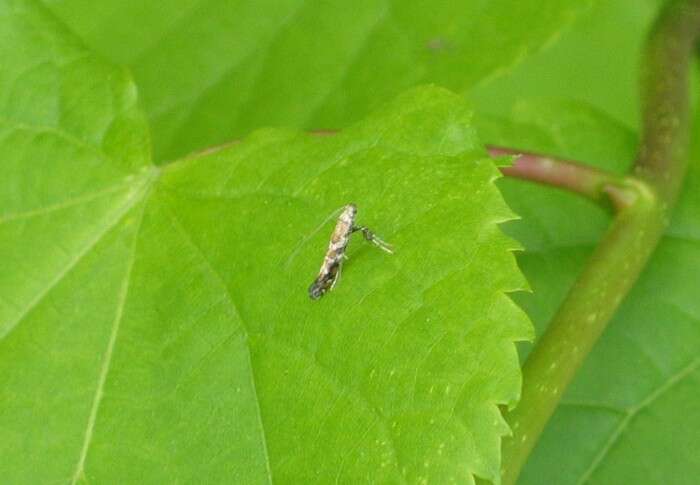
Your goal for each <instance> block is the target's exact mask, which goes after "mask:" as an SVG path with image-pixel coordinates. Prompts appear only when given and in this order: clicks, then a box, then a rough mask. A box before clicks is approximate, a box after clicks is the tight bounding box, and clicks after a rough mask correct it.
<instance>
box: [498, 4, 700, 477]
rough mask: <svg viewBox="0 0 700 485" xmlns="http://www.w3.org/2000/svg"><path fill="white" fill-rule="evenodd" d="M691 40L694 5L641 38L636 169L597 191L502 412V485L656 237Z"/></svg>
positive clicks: (667, 192)
mask: <svg viewBox="0 0 700 485" xmlns="http://www.w3.org/2000/svg"><path fill="white" fill-rule="evenodd" d="M699 35H700V0H671V1H670V2H668V3H667V5H666V7H665V8H664V10H663V11H662V13H661V15H660V16H659V19H658V20H657V23H656V25H655V28H654V30H653V31H652V33H651V36H650V37H649V39H648V41H647V45H646V51H645V58H644V75H643V78H642V96H643V99H642V101H643V112H644V121H643V128H642V141H641V145H640V149H639V155H638V158H637V162H636V164H635V167H634V168H633V171H632V174H630V175H629V176H627V177H625V178H624V179H622V180H621V181H617V182H618V183H615V184H610V185H607V186H605V187H604V189H603V190H604V191H605V192H606V193H608V194H609V195H610V196H611V197H612V199H613V200H614V201H617V202H616V208H617V211H616V215H615V218H614V220H613V222H612V224H611V226H610V228H609V229H608V231H607V233H606V235H605V236H604V238H603V239H602V241H601V242H600V244H599V245H598V247H597V248H596V250H595V251H594V253H593V256H592V257H591V259H590V260H589V262H588V263H587V265H586V267H585V268H584V270H583V272H582V273H581V275H580V276H579V278H578V280H577V281H576V283H574V285H573V287H572V288H571V290H570V292H569V294H568V295H567V297H566V298H565V300H564V302H563V303H562V305H561V306H560V308H559V310H558V311H557V313H556V315H555V316H554V318H553V320H552V322H551V323H550V325H549V327H548V328H547V330H546V332H545V333H544V335H542V337H541V338H540V339H539V341H538V342H537V344H536V346H535V348H534V349H533V351H532V353H531V354H530V356H529V358H528V360H527V362H526V363H525V365H524V367H523V392H522V397H521V400H520V403H519V405H518V407H517V408H515V409H514V410H513V411H512V412H510V413H508V414H507V415H506V419H507V421H508V423H509V424H510V426H511V429H512V430H513V436H512V437H510V438H507V439H505V440H504V442H503V464H504V469H503V483H504V485H512V484H514V483H515V481H516V480H517V478H518V475H519V473H520V470H521V468H522V466H523V465H524V463H525V461H526V460H527V457H528V456H529V454H530V452H531V451H532V448H533V447H534V445H535V443H536V442H537V441H538V438H539V436H540V434H541V433H542V430H543V429H544V427H545V424H546V423H547V421H548V420H549V418H550V417H551V415H552V413H553V412H554V409H555V408H556V406H557V405H558V403H559V400H560V398H561V396H562V393H563V392H564V390H565V389H566V387H567V386H568V384H569V383H570V382H571V380H572V378H573V376H574V375H575V373H576V371H577V370H578V369H579V367H580V366H581V364H582V362H583V361H584V359H585V357H586V356H587V355H588V353H589V352H590V350H591V349H592V348H593V345H594V344H595V342H596V340H597V339H598V337H599V336H600V335H601V333H602V332H603V330H604V329H605V327H606V325H607V323H608V322H609V321H610V319H611V318H612V316H613V315H614V313H615V311H616V310H617V308H618V306H619V305H620V302H621V301H622V299H623V298H624V297H625V296H626V294H627V293H628V291H629V290H630V288H631V287H632V285H633V284H634V282H635V280H636V279H637V277H638V276H639V274H640V272H641V271H642V269H643V268H644V266H645V265H646V262H647V261H648V259H649V257H650V255H651V254H652V252H653V250H654V249H655V247H656V245H657V244H658V241H659V239H660V238H661V236H662V235H663V232H664V230H665V228H666V225H667V222H668V213H669V210H670V207H671V206H672V205H673V203H674V202H675V200H676V198H677V196H678V193H679V190H680V187H681V184H682V181H683V178H684V175H685V171H686V166H687V158H688V145H689V143H688V140H689V131H690V128H689V96H688V84H689V81H688V77H689V67H690V62H691V59H692V56H693V53H694V49H695V45H696V43H697V40H698V36H699ZM586 177H588V174H586ZM531 178H533V179H535V177H531ZM545 182H546V183H549V182H548V181H547V180H545ZM561 185H564V186H565V187H569V185H568V184H567V185H565V184H561ZM585 186H586V183H582V187H585ZM577 192H582V193H584V195H587V196H588V194H589V192H585V191H581V190H577ZM619 201H623V202H624V203H623V204H620V203H619Z"/></svg>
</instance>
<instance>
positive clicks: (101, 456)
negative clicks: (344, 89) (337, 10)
mask: <svg viewBox="0 0 700 485" xmlns="http://www.w3.org/2000/svg"><path fill="white" fill-rule="evenodd" d="M0 8H2V10H0V40H1V41H0V57H2V58H3V59H7V60H8V62H7V63H6V65H7V68H6V69H5V68H3V70H2V71H0V92H2V93H3V99H2V104H1V105H0V107H1V108H2V114H1V116H2V123H1V124H0V156H1V157H2V166H3V168H4V169H5V170H4V172H5V173H6V174H7V176H6V177H4V178H3V179H2V180H0V200H2V204H0V253H1V254H2V255H3V261H4V263H5V266H4V267H5V268H6V269H5V270H4V271H2V272H0V294H1V295H2V298H0V366H1V367H2V369H3V372H2V373H0V402H2V403H3V405H2V407H0V454H1V455H2V456H3V460H2V462H0V475H2V476H3V479H4V480H5V481H7V482H8V483H50V482H62V483H77V482H92V483H176V482H181V483H195V482H200V481H202V479H203V477H204V478H205V479H206V481H207V482H209V483H231V482H232V481H234V482H236V483H272V482H279V483H319V482H321V483H325V482H334V481H335V482H339V483H357V482H358V481H363V480H368V479H372V480H374V481H378V482H384V483H386V482H409V483H419V482H421V481H431V482H439V483H449V482H450V480H454V481H456V482H459V483H471V482H472V481H473V476H474V475H478V476H481V477H485V478H488V479H491V480H494V481H498V477H499V474H500V451H499V448H500V438H501V437H502V436H503V435H504V434H505V433H507V432H508V429H507V426H506V425H505V423H504V421H503V419H502V417H501V414H500V412H499V408H498V405H503V404H505V405H513V404H514V403H515V402H516V401H517V398H518V395H519V385H520V371H519V366H518V359H517V354H516V351H515V346H514V342H515V341H517V340H522V339H524V338H528V337H529V335H530V327H529V323H528V321H527V318H526V317H525V315H524V313H523V312H522V311H521V310H519V309H518V308H517V307H516V306H515V304H514V303H513V302H512V301H511V300H510V298H509V297H508V296H506V292H510V291H514V290H517V289H522V288H523V287H524V280H523V279H522V276H521V275H520V273H519V271H518V269H517V267H516V265H515V261H514V258H513V256H512V255H511V254H510V251H511V250H512V249H514V248H515V247H516V244H515V243H514V242H513V241H512V240H511V239H509V238H507V237H506V236H504V235H503V234H502V232H501V230H500V229H499V227H498V224H499V223H501V222H503V221H506V220H509V219H511V218H512V217H513V215H512V213H511V211H510V210H509V209H508V207H507V206H506V205H505V203H504V202H503V200H502V198H501V196H500V194H499V192H498V191H497V190H496V188H495V185H494V183H493V182H494V179H495V178H497V176H498V170H497V168H496V167H495V165H494V163H493V161H491V160H490V159H489V158H487V157H485V155H484V151H483V149H482V148H481V146H480V144H479V142H478V140H477V139H476V136H475V133H474V129H473V128H472V124H471V116H472V115H471V112H470V110H469V108H468V107H467V106H466V105H465V104H464V102H463V101H462V100H461V99H460V98H459V97H458V96H456V95H454V94H450V93H449V92H447V91H444V90H442V89H438V88H422V89H418V90H414V91H411V92H409V93H407V94H405V95H403V96H401V97H399V98H397V99H396V100H395V101H394V102H392V103H390V104H389V105H387V106H385V107H384V108H382V109H380V110H378V111H376V112H375V114H373V115H371V116H370V117H368V118H367V119H365V120H364V121H363V122H361V123H359V124H357V125H355V126H353V127H351V128H349V129H348V130H346V131H344V132H342V133H341V134H339V135H337V136H333V137H321V136H314V135H309V134H304V133H300V132H297V131H292V130H282V129H267V130H261V131H258V132H255V133H254V134H252V135H251V136H249V137H248V138H247V139H246V140H244V141H243V142H241V143H238V144H234V145H231V146H229V147H226V148H221V149H218V150H210V151H208V152H206V153H201V154H199V155H195V156H191V157H189V158H187V159H183V160H180V161H177V162H174V163H171V164H168V165H165V166H163V167H160V168H159V167H155V166H154V165H152V164H151V162H150V156H149V142H148V140H149V136H148V128H147V126H146V124H145V123H144V121H143V116H142V115H141V114H140V112H139V110H138V109H137V108H136V97H135V89H134V85H133V83H132V82H131V81H130V79H129V78H128V76H126V75H125V74H124V73H123V72H122V71H120V70H119V69H115V68H113V67H111V66H109V65H106V64H104V63H102V62H101V61H99V60H97V59H96V58H95V57H94V56H92V55H91V54H90V53H89V52H87V51H85V50H84V49H83V48H82V47H80V45H79V44H78V43H77V42H76V40H75V39H74V38H73V37H72V36H71V35H70V34H68V33H67V32H66V31H65V30H63V29H62V28H61V27H60V26H59V25H57V23H56V22H55V21H54V20H53V18H52V17H51V16H50V15H49V14H47V13H46V11H44V10H43V9H42V8H38V7H37V6H36V4H35V3H33V2H30V1H25V0H16V1H12V2H9V3H4V4H3V6H2V7H0ZM8 93H10V94H11V95H10V94H8ZM465 194H468V197H465ZM349 202H355V203H356V204H357V205H358V207H359V216H358V217H359V219H358V222H360V223H362V224H366V225H368V226H369V227H371V228H372V229H373V230H375V231H377V233H378V234H380V235H381V236H382V237H383V238H384V239H386V240H387V241H389V242H391V243H392V244H393V245H394V247H395V249H396V253H395V255H393V256H392V255H387V254H385V253H382V252H381V251H377V250H376V249H375V248H373V247H372V246H371V245H369V244H366V243H363V241H362V240H361V239H360V238H359V237H358V236H356V237H355V239H354V240H353V241H351V244H350V247H349V250H348V256H349V260H348V261H347V262H346V263H345V265H344V269H343V274H342V279H341V280H340V282H339V283H338V285H337V286H336V288H335V289H334V290H333V292H331V293H330V294H328V295H326V296H325V297H324V298H323V299H321V300H320V301H316V302H314V301H311V300H310V299H309V297H308V295H307V292H306V289H307V287H308V285H309V283H310V282H311V280H312V279H313V278H314V276H315V274H316V272H317V270H318V266H319V265H320V262H321V260H322V258H323V254H324V251H325V249H326V246H327V244H328V237H329V233H330V231H331V229H332V227H333V214H334V211H335V210H336V209H338V208H339V207H342V206H343V205H344V204H347V203H349Z"/></svg>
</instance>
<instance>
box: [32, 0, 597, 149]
mask: <svg viewBox="0 0 700 485" xmlns="http://www.w3.org/2000/svg"><path fill="white" fill-rule="evenodd" d="M44 3H46V4H47V5H48V6H49V7H50V8H51V9H52V10H53V11H54V12H55V13H56V14H57V15H58V16H59V17H60V18H61V19H62V20H64V21H65V22H66V23H67V25H68V26H69V27H70V28H71V29H73V30H74V31H75V32H77V33H78V34H79V35H80V36H81V38H83V39H84V40H85V42H87V44H88V45H90V46H91V47H94V48H95V49H97V50H98V51H99V52H100V53H101V54H102V55H104V56H106V57H107V58H109V59H111V60H112V61H114V62H118V63H121V64H125V65H128V66H129V67H130V68H131V69H132V70H133V72H134V75H135V78H136V81H137V83H138V86H139V90H140V93H141V96H142V101H143V104H144V107H145V110H146V112H147V114H148V116H149V119H150V120H151V122H152V127H153V134H154V145H155V154H156V157H155V158H156V160H163V159H166V160H167V159H173V158H175V157H178V156H182V155H183V154H185V153H189V152H191V151H193V150H197V149H201V148H203V147H205V146H210V145H216V144H219V143H224V142H227V141H230V140H232V139H236V138H239V137H240V136H242V135H243V134H246V133H248V132H250V131H251V130H253V129H256V128H259V127H261V126H269V125H282V126H294V127H298V128H314V129H323V128H342V127H345V126H348V123H349V122H351V121H355V120H359V119H361V118H362V117H364V116H365V115H367V114H368V113H369V112H370V111H371V110H372V109H374V108H376V107H377V106H378V105H381V104H383V103H385V102H386V100H388V99H390V98H392V97H394V96H395V95H396V94H398V93H399V92H401V91H403V90H404V89H407V88H409V87H412V86H415V85H417V84H420V83H425V82H431V83H439V84H440V85H443V86H446V87H449V88H452V89H456V90H463V89H466V88H469V87H471V86H473V85H475V84H476V83H478V82H479V81H481V80H483V79H484V78H486V77H489V76H494V75H496V74H498V73H501V72H503V71H506V70H508V69H509V68H510V67H511V66H512V65H513V64H515V63H516V62H517V61H518V60H520V59H521V58H523V57H526V56H527V55H528V54H529V53H531V52H533V51H537V50H539V49H540V48H541V47H542V46H543V45H544V44H545V43H547V42H548V41H550V40H551V39H553V38H554V37H556V35H557V34H558V33H559V32H560V31H561V30H562V29H563V28H564V27H565V26H566V25H567V24H568V22H569V21H570V20H571V19H572V18H573V17H574V16H575V15H576V14H578V13H579V12H580V11H582V10H584V9H585V6H586V5H587V4H588V2H587V1H584V2H582V1H581V0H540V1H538V2H513V1H512V0H465V1H461V2H453V1H449V0H440V1H437V2H423V1H415V0H410V1H406V0H402V1H391V0H360V1H353V2H350V3H349V2H346V1H341V0H333V1H324V2H310V1H303V0H285V1H279V0H274V1H270V0H265V1H261V0H238V1H223V0H169V1H167V2H133V1H124V0H101V1H100V2H94V1H92V0H61V1H59V0H45V2H44ZM485 53H488V54H487V55H485Z"/></svg>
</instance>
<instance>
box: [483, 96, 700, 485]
mask: <svg viewBox="0 0 700 485" xmlns="http://www.w3.org/2000/svg"><path fill="white" fill-rule="evenodd" d="M511 119H514V120H517V121H515V122H513V121H510V122H509V121H504V120H501V122H500V123H496V121H495V120H487V121H484V122H482V123H481V132H482V134H483V136H484V137H485V138H486V139H487V140H489V141H491V142H493V143H503V144H506V145H512V146H519V147H523V148H524V149H538V150H544V151H546V152H548V153H554V154H558V155H560V156H562V157H573V156H577V158H578V159H580V160H582V161H584V162H587V163H591V165H599V166H604V167H606V168H608V169H610V170H614V171H620V172H621V171H623V170H624V169H625V168H626V167H627V166H628V165H629V164H631V163H632V161H633V159H634V156H635V152H634V150H635V146H636V140H635V136H634V134H633V133H632V132H630V131H629V130H628V129H626V128H624V127H622V126H621V125H619V124H617V123H616V122H614V121H611V120H610V119H609V118H607V117H606V116H605V115H603V114H602V113H600V112H596V110H595V109H593V108H590V107H588V106H586V105H577V104H566V105H562V104H556V105H554V106H552V105H545V104H542V103H526V102H522V103H520V105H519V106H518V107H517V109H516V110H515V112H514V113H513V114H512V116H511ZM696 153H700V151H696ZM499 186H500V188H501V189H502V190H503V192H504V194H505V196H506V199H507V200H508V202H509V203H510V204H511V206H512V207H513V208H514V209H515V210H516V211H517V212H518V213H519V214H521V215H522V217H523V218H522V220H520V221H517V222H513V223H509V224H508V225H507V226H506V229H507V232H508V233H510V234H511V235H513V236H514V237H516V238H517V239H519V240H521V241H523V243H524V244H525V245H526V247H527V248H528V251H527V252H526V253H525V254H523V255H522V256H521V257H519V262H520V266H521V267H522V269H523V271H524V272H525V274H526V276H527V277H528V280H529V281H530V283H531V285H532V289H533V292H532V293H531V294H522V295H519V298H517V301H518V303H520V304H521V305H522V306H523V308H524V309H525V310H526V311H527V313H528V315H530V317H531V318H532V319H533V320H534V322H535V325H536V327H537V334H538V335H540V334H541V333H542V332H543V331H544V329H545V328H546V325H547V322H549V320H550V319H551V317H552V316H553V314H554V312H555V311H556V309H557V307H558V305H559V303H560V302H561V301H562V299H563V298H564V297H565V296H566V293H567V291H568V289H569V288H570V286H571V285H572V283H573V281H574V279H575V277H576V275H577V274H578V273H579V272H580V270H581V268H582V267H583V265H584V264H585V262H586V260H587V258H588V257H589V256H590V253H591V251H592V250H593V247H594V246H595V242H596V241H597V240H598V239H599V238H600V236H601V234H602V232H603V231H604V230H605V219H606V217H605V215H604V212H603V210H601V209H600V208H598V207H595V206H592V205H591V204H590V203H588V202H585V201H582V200H581V199H579V198H576V197H574V196H573V195H570V194H567V193H563V192H560V191H556V190H554V189H545V188H543V187H541V186H535V185H526V184H523V183H521V182H518V181H514V180H503V181H502V182H501V183H499ZM698 191H700V167H699V166H698V164H697V163H694V164H693V165H692V166H691V174H690V176H689V179H688V184H687V188H686V194H687V195H685V196H684V197H683V198H682V200H681V202H680V204H679V207H678V213H677V217H675V218H674V220H673V224H672V226H671V228H670V229H669V231H668V232H669V233H668V236H666V237H665V238H664V239H663V241H662V242H661V244H660V246H659V248H658V249H657V252H656V254H655V255H654V257H653V258H652V261H651V262H650V264H649V267H648V268H647V270H646V271H645V273H644V274H643V275H642V278H641V280H640V281H639V282H638V284H637V286H636V287H635V289H634V291H633V292H632V294H631V295H630V296H629V297H628V299H627V300H626V302H625V303H624V304H623V306H622V308H621V309H620V311H619V312H618V314H617V316H616V317H615V319H614V320H613V322H612V323H611V324H610V326H609V328H608V329H607V330H606V332H605V333H604V334H603V336H602V337H601V339H600V341H599V343H598V344H597V346H596V348H595V350H594V351H593V352H592V353H591V354H590V355H589V357H588V359H587V361H586V364H585V365H584V367H583V369H582V370H581V371H580V372H579V374H578V376H577V378H576V380H575V382H574V384H573V385H572V387H571V388H570V389H569V391H568V392H567V393H566V395H565V396H564V399H563V402H562V404H561V405H560V408H559V410H558V411H557V413H556V415H555V416H554V418H553V419H552V421H551V422H550V425H549V427H548V428H547V430H546V432H545V434H544V435H543V438H542V440H541V441H540V442H539V444H538V447H537V449H536V450H535V452H534V453H533V455H532V457H531V459H530V461H529V462H528V464H527V466H526V467H525V470H524V472H523V475H522V477H521V480H520V482H522V483H523V484H533V485H534V484H540V483H558V484H559V483H560V484H563V485H568V484H571V485H574V484H579V483H589V482H590V483H596V484H597V483H601V484H617V483H674V484H675V483H678V484H686V483H687V484H689V485H690V484H692V483H695V481H696V480H695V477H696V476H697V472H700V459H698V455H697V453H695V452H694V451H693V450H695V449H696V447H697V446H698V445H700V442H699V441H698V433H697V430H698V429H700V414H698V413H697V411H696V410H695V406H694V404H693V403H695V402H697V401H698V399H700V392H699V391H698V390H699V389H700V386H698V384H699V383H700V360H699V359H698V352H697V351H698V348H700V326H698V318H700V317H699V316H700V304H699V302H698V298H697V291H696V290H697V288H698V287H700V276H699V275H700V271H698V269H699V268H700V220H698V217H697V209H698V207H699V206H698V201H697V195H693V194H697V193H698ZM573 215H575V219H574V220H573V221H572V220H571V219H572V217H573ZM525 350H526V352H527V349H525ZM652 465H653V466H652Z"/></svg>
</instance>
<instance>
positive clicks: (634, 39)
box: [470, 0, 667, 130]
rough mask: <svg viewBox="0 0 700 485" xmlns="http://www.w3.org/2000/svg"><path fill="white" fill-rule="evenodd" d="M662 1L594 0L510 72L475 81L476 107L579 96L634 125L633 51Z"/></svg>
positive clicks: (494, 109)
mask: <svg viewBox="0 0 700 485" xmlns="http://www.w3.org/2000/svg"><path fill="white" fill-rule="evenodd" d="M666 1H667V0H604V1H597V2H594V6H593V8H591V9H589V10H588V11H586V12H584V14H583V15H580V16H579V17H578V18H577V19H576V22H575V23H574V25H573V26H572V28H571V29H570V30H567V31H566V32H565V33H564V34H563V35H562V36H561V38H560V39H557V42H555V43H553V45H552V46H551V47H550V48H548V49H546V50H542V51H541V52H538V53H536V54H535V55H533V56H531V57H529V58H527V60H526V61H525V62H523V63H520V64H518V65H517V66H515V68H514V69H513V71H512V72H509V73H507V74H506V75H504V76H500V77H498V78H495V79H489V80H488V81H487V82H484V83H481V84H480V85H478V86H476V87H475V89H473V90H472V91H471V92H470V98H471V100H472V101H473V102H474V103H475V107H476V108H477V110H478V111H480V112H489V113H494V114H498V113H504V112H507V111H508V110H509V109H510V107H511V106H512V105H513V104H515V103H517V102H518V101H519V100H521V99H533V98H538V97H545V98H548V99H562V100H569V101H583V102H585V103H589V104H591V105H592V106H594V107H596V108H598V109H600V110H602V111H603V112H604V113H606V114H607V115H609V116H611V117H612V118H614V119H615V120H617V121H618V122H620V123H622V124H623V125H625V126H627V127H629V128H630V129H633V130H636V129H637V127H638V126H639V113H640V106H639V87H638V86H639V79H640V73H639V67H640V64H641V63H640V59H639V55H640V53H641V51H642V47H643V45H644V39H645V35H646V33H647V31H648V29H649V28H650V25H651V22H652V21H653V20H654V19H655V18H656V15H657V13H658V11H659V8H660V7H661V6H662V5H663V4H664V3H665V2H666ZM622 25H624V28H620V26H622ZM613 47H614V48H613Z"/></svg>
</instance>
